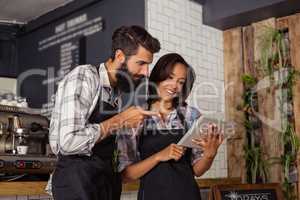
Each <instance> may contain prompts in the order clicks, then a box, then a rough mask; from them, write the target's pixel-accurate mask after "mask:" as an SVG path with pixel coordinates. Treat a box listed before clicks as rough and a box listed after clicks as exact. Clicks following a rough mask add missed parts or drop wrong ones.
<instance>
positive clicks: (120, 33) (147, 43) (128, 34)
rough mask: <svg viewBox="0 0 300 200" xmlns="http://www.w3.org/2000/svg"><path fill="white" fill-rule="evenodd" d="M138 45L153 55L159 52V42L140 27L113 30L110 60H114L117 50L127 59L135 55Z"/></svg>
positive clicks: (122, 27)
mask: <svg viewBox="0 0 300 200" xmlns="http://www.w3.org/2000/svg"><path fill="white" fill-rule="evenodd" d="M139 45H141V46H142V47H144V48H145V49H146V50H148V51H150V52H151V53H153V54H154V53H157V52H158V51H159V50H160V43H159V41H158V40H157V39H156V38H154V37H152V36H151V35H150V34H149V33H148V32H147V31H146V30H145V29H144V28H142V27H140V26H121V27H120V28H118V29H116V30H115V32H114V33H113V36H112V54H111V58H112V59H113V60H114V58H115V54H116V51H117V50H118V49H119V50H122V51H123V53H124V54H125V55H126V56H127V57H129V56H132V55H135V54H136V53H137V50H138V47H139Z"/></svg>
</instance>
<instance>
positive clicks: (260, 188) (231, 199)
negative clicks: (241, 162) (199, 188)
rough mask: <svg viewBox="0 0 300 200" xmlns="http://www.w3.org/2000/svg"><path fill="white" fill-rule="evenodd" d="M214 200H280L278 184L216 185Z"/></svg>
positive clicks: (281, 197) (280, 194) (281, 196)
mask: <svg viewBox="0 0 300 200" xmlns="http://www.w3.org/2000/svg"><path fill="white" fill-rule="evenodd" d="M213 197H214V200H244V199H247V200H248V199H255V200H282V199H283V194H282V190H281V188H280V184H277V183H271V184H240V185H216V186H214V187H213Z"/></svg>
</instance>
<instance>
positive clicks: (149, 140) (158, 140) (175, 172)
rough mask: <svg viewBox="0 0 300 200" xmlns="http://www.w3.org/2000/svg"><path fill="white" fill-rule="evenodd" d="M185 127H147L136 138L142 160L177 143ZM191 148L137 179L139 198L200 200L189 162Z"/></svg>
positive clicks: (148, 199)
mask: <svg viewBox="0 0 300 200" xmlns="http://www.w3.org/2000/svg"><path fill="white" fill-rule="evenodd" d="M186 130H187V129H176V130H171V131H170V130H147V129H145V130H144V132H143V135H141V137H140V140H139V151H140V156H141V159H142V160H144V159H146V158H148V157H149V156H151V155H153V154H155V153H157V152H159V151H160V150H162V149H164V148H165V147H167V146H168V145H170V144H171V143H175V144H176V143H177V142H178V141H179V140H180V139H181V138H182V136H183V135H184V134H185V132H186ZM191 154H192V150H191V149H187V151H186V152H185V154H184V155H183V156H182V158H181V159H180V160H179V161H175V160H170V161H167V162H161V163H159V164H158V165H156V166H155V167H154V168H153V169H152V170H150V171H149V172H148V173H147V174H145V175H144V176H143V177H142V178H141V181H140V189H139V193H138V200H168V199H172V200H200V190H199V188H198V185H197V183H196V181H195V179H194V172H193V168H192V165H191Z"/></svg>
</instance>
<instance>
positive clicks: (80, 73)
mask: <svg viewBox="0 0 300 200" xmlns="http://www.w3.org/2000/svg"><path fill="white" fill-rule="evenodd" d="M113 91H114V90H113V89H112V87H111V85H110V82H109V78H108V74H107V71H106V68H105V66H104V63H102V64H101V65H100V67H99V74H98V71H97V68H96V67H94V66H92V65H81V66H78V67H76V68H75V69H74V70H72V71H71V72H70V73H69V74H67V75H66V76H65V77H64V79H63V80H62V81H61V82H60V83H59V85H58V89H57V93H56V98H55V106H54V109H53V111H52V115H51V121H50V129H49V143H50V146H51V149H52V151H53V152H54V153H55V154H58V153H61V154H63V155H71V154H81V155H91V152H92V148H93V147H94V145H95V143H96V141H97V140H98V139H99V138H100V136H101V132H100V125H99V124H90V123H88V119H89V117H90V115H91V114H92V112H93V110H94V108H95V106H96V104H97V101H98V99H99V98H101V100H102V101H105V102H107V103H110V104H112V105H116V104H118V101H119V99H120V98H119V93H118V92H117V94H113ZM112 97H114V98H112Z"/></svg>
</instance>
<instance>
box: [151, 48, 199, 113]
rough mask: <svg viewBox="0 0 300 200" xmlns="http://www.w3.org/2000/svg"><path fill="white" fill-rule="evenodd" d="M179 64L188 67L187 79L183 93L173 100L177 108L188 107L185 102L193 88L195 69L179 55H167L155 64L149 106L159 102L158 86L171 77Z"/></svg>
mask: <svg viewBox="0 0 300 200" xmlns="http://www.w3.org/2000/svg"><path fill="white" fill-rule="evenodd" d="M177 63H181V64H183V65H185V66H186V68H187V77H186V81H185V83H184V85H183V88H182V92H181V93H180V94H179V96H178V97H176V98H174V100H173V107H175V108H177V107H179V106H185V105H186V102H185V100H186V99H187V97H188V96H189V94H190V92H191V90H192V88H193V85H194V82H195V78H196V75H195V71H194V69H193V68H192V67H191V66H190V65H189V64H188V63H187V62H186V61H185V60H184V59H183V58H182V56H180V55H179V54H177V53H169V54H166V55H164V56H162V57H161V58H160V59H159V60H158V61H157V63H156V64H155V66H154V68H153V70H152V72H151V74H150V77H149V90H148V91H149V98H148V103H149V105H151V104H152V103H153V102H154V101H156V100H159V96H158V93H157V86H158V84H159V83H160V82H162V81H164V80H166V79H168V78H169V77H170V75H171V73H172V71H173V69H174V66H175V64H177Z"/></svg>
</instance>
